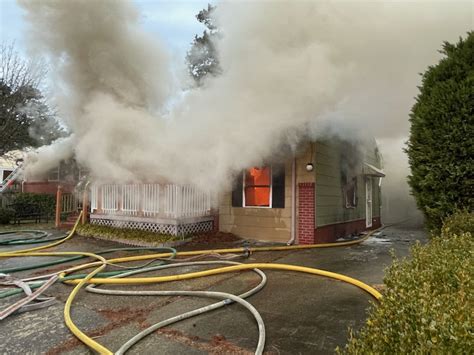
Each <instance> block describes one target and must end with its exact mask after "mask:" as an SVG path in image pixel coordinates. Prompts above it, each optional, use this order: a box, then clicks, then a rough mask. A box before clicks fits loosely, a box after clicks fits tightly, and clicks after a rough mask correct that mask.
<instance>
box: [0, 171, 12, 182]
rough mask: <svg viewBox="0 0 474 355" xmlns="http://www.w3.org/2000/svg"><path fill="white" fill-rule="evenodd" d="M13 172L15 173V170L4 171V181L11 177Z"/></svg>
mask: <svg viewBox="0 0 474 355" xmlns="http://www.w3.org/2000/svg"><path fill="white" fill-rule="evenodd" d="M12 172H13V170H3V178H2V181H3V180H5V179H6V178H7V177H9V176H10V174H11V173H12Z"/></svg>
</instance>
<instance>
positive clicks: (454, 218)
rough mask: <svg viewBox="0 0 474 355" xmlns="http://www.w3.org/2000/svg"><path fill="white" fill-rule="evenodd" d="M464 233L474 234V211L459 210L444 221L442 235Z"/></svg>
mask: <svg viewBox="0 0 474 355" xmlns="http://www.w3.org/2000/svg"><path fill="white" fill-rule="evenodd" d="M462 233H471V235H474V212H468V211H461V212H457V213H455V214H453V215H451V216H449V217H447V218H445V219H444V221H443V227H442V228H441V236H442V237H449V236H450V235H453V234H455V235H461V234H462Z"/></svg>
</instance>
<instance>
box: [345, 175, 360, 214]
mask: <svg viewBox="0 0 474 355" xmlns="http://www.w3.org/2000/svg"><path fill="white" fill-rule="evenodd" d="M342 191H343V194H344V204H345V206H344V207H345V208H355V207H356V206H357V178H356V177H354V178H352V179H351V180H349V182H348V183H346V184H345V185H344V187H343V188H342Z"/></svg>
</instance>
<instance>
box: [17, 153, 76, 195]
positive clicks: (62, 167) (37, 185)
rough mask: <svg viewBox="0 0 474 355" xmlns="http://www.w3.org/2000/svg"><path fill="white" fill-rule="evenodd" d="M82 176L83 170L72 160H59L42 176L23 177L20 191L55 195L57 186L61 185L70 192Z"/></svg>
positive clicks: (64, 190) (65, 190)
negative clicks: (57, 163) (54, 166)
mask: <svg viewBox="0 0 474 355" xmlns="http://www.w3.org/2000/svg"><path fill="white" fill-rule="evenodd" d="M83 176H84V172H83V171H82V170H81V169H80V168H78V166H77V164H76V163H75V162H74V161H61V162H60V164H59V165H58V166H57V167H56V168H53V169H51V170H50V171H49V172H48V173H47V174H44V175H43V176H34V177H31V176H29V177H26V178H24V180H23V182H22V185H23V186H22V191H23V192H30V193H37V194H48V195H55V194H56V192H57V191H58V186H61V188H62V191H63V192H65V193H72V192H73V191H74V188H75V187H76V185H77V183H78V182H79V181H80V180H81V178H82V177H83Z"/></svg>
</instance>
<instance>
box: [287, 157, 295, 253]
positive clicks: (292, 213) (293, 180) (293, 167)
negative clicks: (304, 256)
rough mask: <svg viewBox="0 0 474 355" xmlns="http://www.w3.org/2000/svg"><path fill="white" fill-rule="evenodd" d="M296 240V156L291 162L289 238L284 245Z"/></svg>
mask: <svg viewBox="0 0 474 355" xmlns="http://www.w3.org/2000/svg"><path fill="white" fill-rule="evenodd" d="M295 240H296V156H293V160H292V162H291V238H290V240H288V241H287V242H286V245H292V244H294V243H295Z"/></svg>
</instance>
